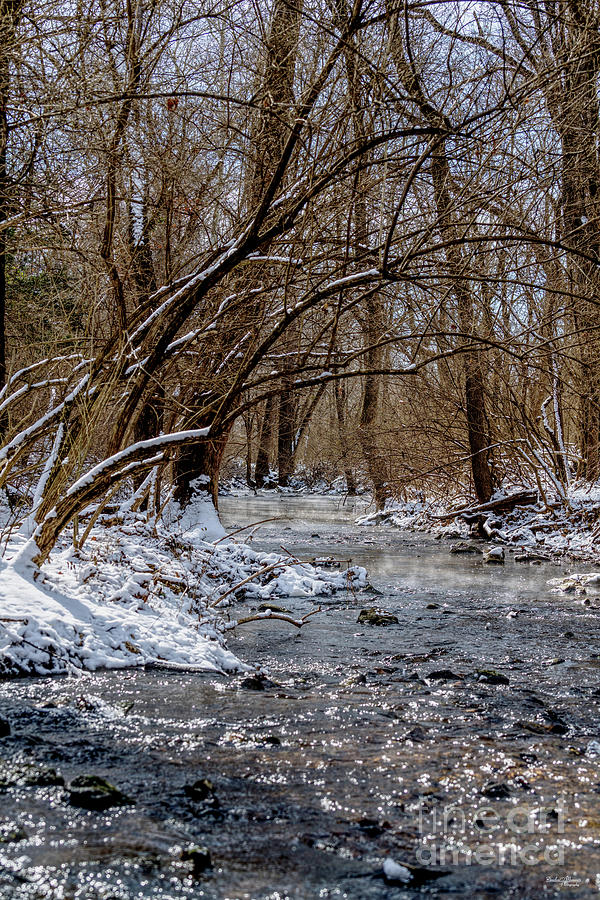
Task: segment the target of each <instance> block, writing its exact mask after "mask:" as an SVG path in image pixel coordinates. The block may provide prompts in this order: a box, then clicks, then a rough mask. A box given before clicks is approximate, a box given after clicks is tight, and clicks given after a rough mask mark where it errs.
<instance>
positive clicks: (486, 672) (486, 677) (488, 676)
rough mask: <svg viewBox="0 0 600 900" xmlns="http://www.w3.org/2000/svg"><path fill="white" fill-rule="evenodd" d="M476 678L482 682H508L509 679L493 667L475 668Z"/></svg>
mask: <svg viewBox="0 0 600 900" xmlns="http://www.w3.org/2000/svg"><path fill="white" fill-rule="evenodd" d="M476 674H477V680H478V681H482V682H483V683H484V684H510V681H509V679H508V678H507V677H506V675H503V674H502V672H496V670H495V669H477V673H476Z"/></svg>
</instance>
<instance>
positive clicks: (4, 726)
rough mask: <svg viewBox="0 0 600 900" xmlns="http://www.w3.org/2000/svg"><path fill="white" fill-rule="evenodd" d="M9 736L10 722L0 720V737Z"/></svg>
mask: <svg viewBox="0 0 600 900" xmlns="http://www.w3.org/2000/svg"><path fill="white" fill-rule="evenodd" d="M9 734H10V722H9V721H8V719H2V718H0V737H8V735H9Z"/></svg>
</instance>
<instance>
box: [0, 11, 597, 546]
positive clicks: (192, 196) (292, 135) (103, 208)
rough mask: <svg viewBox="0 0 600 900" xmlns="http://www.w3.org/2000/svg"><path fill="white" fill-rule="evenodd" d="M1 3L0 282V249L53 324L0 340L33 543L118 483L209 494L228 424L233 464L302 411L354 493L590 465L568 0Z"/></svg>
mask: <svg viewBox="0 0 600 900" xmlns="http://www.w3.org/2000/svg"><path fill="white" fill-rule="evenodd" d="M0 13H1V14H0V20H1V21H0V24H1V26H2V32H1V37H2V41H3V42H4V46H5V48H7V51H9V52H7V53H5V55H4V57H3V62H2V66H3V68H1V70H0V93H1V94H2V109H1V110H0V270H1V271H0V300H2V298H3V297H5V296H6V294H7V291H8V290H9V288H10V287H11V285H10V284H9V283H8V282H7V278H8V279H9V281H10V278H11V277H12V278H13V282H14V284H16V281H15V278H14V276H11V275H7V272H8V269H7V266H6V261H7V259H8V258H9V254H10V258H11V260H14V261H15V267H16V268H15V271H16V269H19V270H22V271H24V270H25V268H26V270H27V272H28V277H29V276H31V280H30V282H29V283H30V284H31V285H33V284H34V283H35V287H34V288H33V290H35V291H37V292H38V293H36V294H35V296H39V302H40V306H42V305H44V304H45V308H46V309H48V310H50V318H51V324H50V327H51V328H53V329H54V335H53V337H52V339H51V340H50V339H49V338H47V339H46V340H45V342H44V341H42V340H40V341H39V342H38V343H36V344H35V346H33V345H30V346H28V348H27V350H25V347H24V345H23V344H22V343H21V344H20V343H19V341H18V340H12V341H10V342H9V346H8V355H7V360H10V362H9V363H7V365H6V368H7V376H6V380H7V384H6V388H5V390H4V393H3V394H2V396H1V397H0V416H1V417H3V418H2V419H0V421H2V422H3V423H4V433H5V435H4V446H3V448H2V449H1V450H0V484H2V485H4V486H9V487H10V488H11V490H13V491H17V492H21V494H22V495H23V498H24V502H25V504H26V505H28V506H29V507H30V508H31V506H33V513H34V514H33V519H34V520H35V522H36V523H37V526H36V528H37V531H36V540H37V542H38V546H39V548H40V551H39V557H38V559H39V560H42V559H43V558H44V556H45V555H47V553H48V552H50V550H51V548H52V546H53V544H54V542H55V541H56V539H57V537H58V536H59V534H60V533H61V531H62V530H63V529H64V528H66V527H67V526H68V525H69V523H70V522H71V521H73V520H74V519H76V517H77V515H78V514H79V513H80V512H81V511H82V508H83V507H84V506H86V505H87V506H88V507H89V506H90V505H94V504H95V505H96V508H97V505H98V504H99V503H102V502H105V501H106V498H107V497H109V496H110V495H111V493H112V492H113V491H117V490H119V488H120V486H121V485H122V484H123V483H125V482H131V483H132V484H133V485H134V486H135V488H136V489H139V490H140V491H141V494H140V497H141V499H140V500H139V502H140V503H141V504H143V503H146V504H148V505H149V509H150V508H152V504H154V508H157V507H159V506H160V494H161V488H162V492H163V497H164V495H165V493H166V492H169V491H171V492H174V495H175V496H176V497H177V499H179V500H180V502H182V503H185V502H187V501H188V500H189V498H190V497H191V496H192V494H193V491H194V490H198V489H207V488H208V490H209V491H210V493H211V495H212V497H213V498H214V499H215V501H216V498H217V489H218V479H219V472H220V467H221V463H222V459H223V453H224V450H225V447H226V444H227V441H228V439H229V437H230V434H231V433H232V428H233V426H234V424H235V423H236V421H238V422H239V421H242V419H243V421H244V422H245V428H246V431H245V433H246V435H247V440H248V441H249V447H248V451H247V453H246V457H247V472H248V477H249V478H252V477H253V476H254V478H255V479H256V482H257V483H258V484H260V483H261V480H264V478H265V476H266V474H267V472H268V470H269V468H270V466H272V465H273V464H274V463H275V460H276V459H277V467H278V470H279V479H280V483H281V484H282V485H283V484H285V483H286V481H287V480H288V479H289V477H290V475H291V473H292V471H293V469H294V466H295V465H296V463H297V461H298V459H299V454H301V453H302V452H303V447H305V446H307V445H309V444H310V447H311V448H312V449H311V452H312V453H313V454H315V453H316V454H317V455H318V452H319V450H318V447H319V438H318V436H317V428H316V427H315V424H316V425H317V427H318V426H319V425H321V423H322V422H324V421H326V422H327V429H326V430H327V433H326V435H324V437H323V438H322V439H321V440H322V445H323V447H325V444H326V445H327V453H328V454H329V458H330V460H331V462H332V465H334V467H335V466H337V468H338V470H339V472H340V473H344V474H345V475H346V479H347V482H348V486H349V488H350V489H352V488H353V481H354V479H355V477H357V476H358V475H361V473H362V477H366V478H367V479H368V480H369V482H370V484H371V487H372V490H373V494H374V497H375V500H376V503H377V505H379V506H381V505H383V503H384V502H385V500H386V498H387V497H388V496H390V495H392V494H394V493H402V492H403V491H405V490H407V489H408V488H409V487H410V486H418V487H420V488H424V487H426V486H427V485H428V484H430V483H433V482H436V483H437V484H440V483H442V479H445V481H444V482H443V483H444V484H445V485H446V486H447V485H448V484H450V483H453V484H454V485H458V486H462V489H463V490H464V491H465V492H471V491H472V492H473V493H474V494H475V495H476V497H477V498H478V499H479V500H487V499H489V497H490V496H491V494H492V492H493V491H494V490H495V488H496V487H498V486H499V484H500V483H501V481H502V478H503V477H505V476H509V477H511V478H513V479H515V478H527V479H532V478H535V477H538V478H540V479H541V481H540V483H541V484H542V487H543V485H544V484H546V485H548V484H555V485H556V486H557V490H559V492H560V491H562V492H563V494H564V491H565V488H566V486H567V485H568V483H569V481H570V479H571V477H572V474H573V468H574V465H575V464H577V465H578V468H579V473H580V474H583V475H585V476H586V477H588V478H596V477H598V475H599V474H600V473H599V472H598V466H599V465H600V463H599V462H598V441H599V440H600V428H599V422H600V419H599V418H598V417H599V416H600V412H599V400H600V394H599V390H600V382H598V384H597V380H598V379H597V369H598V366H597V358H598V341H597V327H598V316H597V302H598V298H597V290H596V285H597V261H598V260H597V257H598V240H597V237H598V234H599V233H600V232H599V230H598V210H597V203H598V200H597V183H600V182H598V181H597V175H598V160H597V150H596V146H597V138H598V134H597V129H598V122H597V119H598V116H597V111H598V110H597V102H596V91H597V77H598V65H597V64H598V59H599V56H598V53H597V50H598V31H599V25H598V14H597V9H596V5H595V3H593V2H592V0H588V2H586V3H583V4H582V3H578V4H570V3H567V4H566V5H565V6H564V8H563V7H561V8H560V10H558V9H555V8H554V7H553V6H552V5H550V6H546V7H544V9H543V10H541V9H538V8H537V6H534V5H529V6H528V5H525V6H523V5H521V4H516V3H515V4H513V3H511V2H506V3H502V4H497V3H495V2H492V0H490V2H489V3H488V4H479V5H478V6H477V7H476V8H474V9H473V10H471V11H470V12H469V11H468V10H467V9H466V7H465V6H464V5H461V4H454V3H448V4H444V6H443V7H440V8H434V7H432V8H429V7H410V6H408V5H406V4H404V5H403V4H398V3H396V2H395V0H388V2H387V3H383V2H376V3H374V4H367V3H366V2H364V0H357V2H356V3H354V4H353V5H352V6H351V5H349V4H346V3H344V2H342V0H337V2H336V3H335V4H333V5H331V4H324V3H321V0H312V2H308V0H304V2H303V3H302V4H300V3H292V4H290V3H287V2H283V0H273V3H271V4H268V5H266V6H265V5H263V6H261V5H260V4H258V5H255V6H254V7H252V8H250V7H247V6H244V5H243V4H233V5H222V6H221V5H219V4H217V5H216V6H215V5H214V4H213V5H211V6H206V7H204V6H203V5H202V4H200V5H198V4H196V5H194V6H190V5H189V4H188V3H187V2H186V0H159V2H158V3H152V4H149V3H146V2H145V0H137V2H136V3H134V4H130V3H128V4H125V5H123V4H122V2H121V0H107V2H105V0H102V2H96V0H90V2H89V3H88V5H87V6H85V7H82V6H78V7H77V9H75V8H73V9H70V8H69V9H67V10H64V9H62V7H61V8H59V7H55V6H54V5H53V3H52V2H51V0H48V3H47V5H46V6H44V7H43V8H42V9H39V8H35V9H34V8H33V7H30V6H29V5H28V3H27V0H21V3H20V4H19V3H16V0H15V2H14V3H10V2H8V0H5V3H4V6H2V7H1V10H0ZM26 51H27V52H26ZM34 68H35V73H36V74H37V75H38V77H37V80H36V78H34ZM17 156H19V157H20V159H19V161H17ZM10 222H15V223H17V222H18V228H17V227H13V226H12V225H11V230H9V227H8V225H9V223H10ZM7 241H9V243H10V247H8V244H7ZM50 275H51V276H52V279H54V281H53V282H52V283H53V284H55V285H57V284H58V283H59V279H60V278H64V279H65V281H64V282H63V283H64V293H63V294H62V296H63V299H64V303H63V305H64V304H66V299H67V296H68V303H69V304H70V308H69V310H67V309H66V308H65V309H60V308H59V304H56V303H54V304H53V303H48V302H47V297H46V296H45V294H46V293H47V291H48V288H47V286H48V284H49V283H50V281H49V276H50ZM2 279H4V281H3V280H2ZM14 284H13V288H14ZM3 285H4V287H3ZM73 304H75V306H76V309H75V310H73V308H72V305H73ZM0 307H1V303H0ZM67 314H68V315H67ZM10 316H11V313H10V311H9V323H8V324H9V328H8V334H11V333H14V334H16V328H15V327H14V323H12V322H11V321H10ZM67 320H68V322H69V323H70V324H72V325H73V327H70V330H69V333H68V341H66V337H65V335H66V332H65V322H66V321H67ZM75 322H76V325H75V324H74V323H75ZM11 329H12V331H11ZM44 343H45V346H42V344H44ZM0 357H1V353H0ZM0 362H1V360H0ZM30 365H33V368H29V366H30ZM1 368H2V367H1V365H0V374H1ZM21 369H25V371H20V370H21ZM0 381H1V379H0ZM575 408H576V410H577V411H576V412H574V410H575ZM577 447H579V452H577V450H576V448H577ZM253 463H255V469H254V473H253V472H252V465H253ZM86 471H87V472H88V475H87V476H86V475H85V473H86ZM540 473H542V474H541V475H540ZM82 478H83V479H84V480H83V481H82ZM36 485H37V487H36ZM136 502H137V501H136Z"/></svg>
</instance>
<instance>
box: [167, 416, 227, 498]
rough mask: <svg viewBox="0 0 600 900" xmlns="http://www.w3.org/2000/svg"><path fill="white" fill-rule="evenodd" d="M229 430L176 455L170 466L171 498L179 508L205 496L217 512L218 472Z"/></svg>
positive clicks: (184, 449)
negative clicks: (171, 477)
mask: <svg viewBox="0 0 600 900" xmlns="http://www.w3.org/2000/svg"><path fill="white" fill-rule="evenodd" d="M200 427H203V426H200ZM230 430H231V429H230V428H229V429H227V430H226V431H223V432H222V433H221V434H219V435H216V436H215V437H213V438H211V439H210V440H208V441H204V442H203V443H201V444H198V445H196V446H192V447H184V448H183V449H182V450H181V451H180V452H179V453H178V455H177V459H176V460H175V463H174V464H173V480H174V483H175V493H174V495H173V496H174V499H175V500H177V502H178V503H180V504H181V506H186V505H187V504H188V503H189V502H190V500H192V499H193V497H194V496H197V495H201V494H204V495H206V496H209V497H210V498H211V500H212V502H213V503H214V505H215V509H218V508H219V471H220V469H221V462H222V461H223V454H224V453H225V447H226V446H227V439H228V437H229V432H230Z"/></svg>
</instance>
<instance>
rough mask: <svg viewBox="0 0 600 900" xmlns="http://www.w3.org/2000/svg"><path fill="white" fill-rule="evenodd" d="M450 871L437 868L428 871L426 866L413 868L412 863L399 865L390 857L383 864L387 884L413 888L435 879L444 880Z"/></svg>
mask: <svg viewBox="0 0 600 900" xmlns="http://www.w3.org/2000/svg"><path fill="white" fill-rule="evenodd" d="M449 874H450V872H449V870H448V869H442V868H439V867H436V868H435V869H433V868H432V869H428V868H425V867H424V866H413V865H411V864H410V863H405V862H402V863H398V862H396V861H395V860H393V859H392V858H391V857H388V858H387V859H386V860H385V861H384V863H383V877H384V880H385V881H386V883H387V884H406V885H410V886H411V887H419V886H420V885H423V884H425V883H426V882H427V881H432V880H434V879H435V878H443V877H444V875H449Z"/></svg>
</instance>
